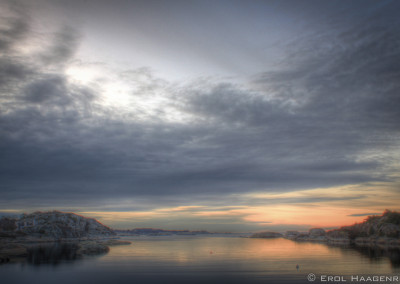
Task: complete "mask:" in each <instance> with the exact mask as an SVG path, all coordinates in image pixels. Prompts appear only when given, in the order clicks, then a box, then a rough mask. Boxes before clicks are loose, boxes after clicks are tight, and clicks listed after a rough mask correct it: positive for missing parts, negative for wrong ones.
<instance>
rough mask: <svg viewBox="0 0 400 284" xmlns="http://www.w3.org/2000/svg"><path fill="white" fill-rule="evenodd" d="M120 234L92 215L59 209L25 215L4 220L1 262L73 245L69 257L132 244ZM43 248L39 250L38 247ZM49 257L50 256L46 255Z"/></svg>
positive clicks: (1, 224)
mask: <svg viewBox="0 0 400 284" xmlns="http://www.w3.org/2000/svg"><path fill="white" fill-rule="evenodd" d="M116 238H118V237H117V236H116V233H115V232H114V231H113V230H112V229H110V228H109V227H107V226H104V225H103V224H101V223H100V222H98V221H97V220H95V219H92V218H86V217H83V216H80V215H77V214H74V213H65V212H59V211H51V212H34V213H32V214H22V215H21V217H20V218H18V219H13V218H2V219H0V263H8V262H13V261H16V260H23V259H26V258H29V257H32V255H38V254H39V255H40V253H41V252H43V251H46V250H49V251H50V252H51V254H52V255H54V254H55V255H56V254H57V253H60V254H68V253H66V252H65V251H62V250H61V251H58V250H59V248H61V247H67V246H68V247H69V250H70V251H71V252H70V253H71V255H70V256H68V257H72V258H81V257H84V256H87V255H97V254H103V253H107V252H108V251H109V250H110V248H109V247H110V246H115V245H128V244H131V242H128V241H121V240H117V239H116ZM37 248H39V251H40V252H39V253H38V252H37V251H36V249H37ZM44 258H46V255H45V256H44Z"/></svg>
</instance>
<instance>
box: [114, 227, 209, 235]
mask: <svg viewBox="0 0 400 284" xmlns="http://www.w3.org/2000/svg"><path fill="white" fill-rule="evenodd" d="M115 232H116V233H117V234H118V235H120V236H124V235H125V236H130V235H135V236H138V235H148V236H169V235H204V234H212V233H210V232H208V231H204V230H202V231H189V230H163V229H154V228H136V229H132V230H115Z"/></svg>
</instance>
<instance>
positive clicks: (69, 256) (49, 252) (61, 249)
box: [27, 243, 81, 265]
mask: <svg viewBox="0 0 400 284" xmlns="http://www.w3.org/2000/svg"><path fill="white" fill-rule="evenodd" d="M78 249H79V246H78V244H75V243H52V244H41V245H32V246H30V247H28V256H27V262H28V263H29V264H33V265H41V264H51V265H58V264H60V263H65V262H71V261H74V260H77V259H80V258H81V256H80V255H79V254H78V253H77V252H78Z"/></svg>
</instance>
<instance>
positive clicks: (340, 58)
mask: <svg viewBox="0 0 400 284" xmlns="http://www.w3.org/2000/svg"><path fill="white" fill-rule="evenodd" d="M61 2H62V1H60V3H61ZM38 3H39V2H38ZM40 3H41V5H47V4H46V3H47V2H43V1H40ZM60 3H59V4H60ZM284 3H285V4H284V5H283V4H282V5H278V8H279V9H281V10H282V11H286V12H287V13H288V14H289V15H291V13H292V14H293V13H294V14H295V12H294V11H293V9H294V8H293V7H291V6H290V4H291V3H292V2H290V1H288V2H284ZM305 3H307V4H308V5H306V8H303V9H302V11H301V13H304V15H308V16H310V17H311V18H310V20H309V21H307V20H306V21H304V23H303V27H307V26H308V25H309V26H308V27H309V29H307V30H305V31H304V33H303V34H302V35H301V36H298V37H294V38H285V40H284V41H282V42H281V43H279V49H280V50H281V51H280V53H276V54H275V55H276V56H277V58H276V60H275V59H274V62H275V63H274V65H271V66H265V69H264V70H262V71H260V68H259V66H256V67H255V68H254V70H253V71H254V72H252V73H251V72H248V71H246V73H248V74H249V73H251V74H249V75H246V76H245V77H242V78H240V80H238V81H235V80H234V79H232V78H227V79H223V76H222V77H211V76H205V77H197V78H192V79H190V80H182V81H177V80H169V79H167V78H163V77H162V76H161V75H160V74H158V73H157V72H156V71H153V70H156V69H157V66H156V67H154V66H151V65H148V66H146V65H143V66H142V68H136V69H129V68H125V69H124V68H121V69H115V68H114V67H110V66H111V65H109V64H108V62H92V61H87V62H85V60H84V58H80V57H79V56H78V54H80V53H79V52H80V50H81V49H82V45H84V44H85V33H86V32H87V30H84V28H82V29H83V30H80V27H79V26H76V25H74V23H72V22H71V23H68V22H63V23H60V24H59V26H57V27H55V29H54V31H53V32H47V31H46V32H44V31H38V30H35V29H34V28H33V27H37V25H36V24H37V23H36V24H34V23H35V22H34V19H32V16H31V15H35V14H32V13H33V12H32V13H31V9H32V8H29V6H28V5H27V4H26V3H22V2H14V1H9V3H8V4H7V3H3V6H4V7H6V6H7V7H8V9H9V13H8V14H4V13H2V14H1V19H0V21H1V26H0V52H1V55H0V100H1V106H0V156H1V161H2V162H1V164H0V200H1V201H0V202H1V204H0V205H1V206H2V208H4V209H11V208H17V209H21V208H27V207H29V206H31V207H29V208H40V207H45V208H48V207H50V206H55V207H58V208H68V207H69V206H72V207H74V208H84V207H85V206H91V207H94V206H95V205H96V204H97V205H98V206H99V208H101V210H131V211H135V210H141V209H144V208H148V209H149V208H150V209H151V208H156V207H157V206H160V205H161V204H162V205H165V206H179V205H180V204H189V203H192V204H193V203H198V204H203V205H204V204H208V205H218V203H220V202H218V200H220V199H225V200H226V201H227V202H236V204H238V205H239V204H240V205H249V203H250V202H253V204H254V202H256V201H255V200H252V201H250V200H245V201H243V200H236V201H235V200H234V199H235V197H234V196H236V194H246V193H253V192H254V193H256V192H257V193H260V192H264V193H271V192H272V193H273V192H275V193H276V192H278V193H284V192H293V191H297V190H302V189H312V188H324V187H325V188H329V187H335V186H344V185H348V184H367V183H373V182H386V183H392V184H396V183H397V179H398V170H399V169H398V159H399V158H400V155H399V149H400V148H399V146H400V145H399V141H400V139H399V138H400V137H399V134H400V124H399V121H400V108H399V106H400V80H399V78H400V66H399V64H398V62H400V36H399V35H400V25H399V19H398V17H397V16H396V15H395V14H396V13H395V11H396V10H397V11H398V8H399V7H398V6H399V3H398V2H391V1H387V2H384V1H383V2H379V3H376V2H371V3H370V2H368V3H367V4H365V5H361V6H362V7H359V8H360V9H358V10H357V11H356V9H355V8H354V7H355V6H357V5H358V4H359V3H358V2H352V3H351V4H348V5H347V4H346V3H348V2H344V1H339V2H335V3H337V4H338V5H333V4H331V2H329V4H328V2H327V3H325V4H326V5H324V4H317V3H315V2H312V1H306V2H305ZM318 3H321V2H318ZM253 4H254V3H253ZM60 5H61V4H60ZM74 5H75V4H74ZM102 5H108V4H105V3H103V4H102ZM157 5H159V3H158V4H157ZM238 5H239V6H240V5H245V4H244V3H241V2H240V3H238ZM31 6H32V5H31ZM61 6H62V5H61ZM331 6H335V7H334V9H333V12H329V13H328V14H327V16H329V17H328V18H324V19H322V18H321V17H317V16H316V15H317V14H318V13H320V12H321V10H322V11H328V9H331V8H332V7H331ZM56 7H58V6H56ZM99 7H100V8H101V7H102V6H101V5H100V6H99ZM189 7H190V5H189ZM307 7H309V8H310V9H309V10H307V9H308V8H307ZM311 7H314V8H312V9H311ZM100 8H99V9H100ZM153 8H154V7H153ZM219 8H220V7H219ZM219 8H218V7H217V9H219ZM278 8H277V9H278ZM57 9H61V8H57ZM154 9H156V8H154ZM182 9H185V8H182ZM188 9H189V8H188ZM279 9H278V10H279ZM189 10H190V9H189ZM57 11H58V10H57ZM340 11H344V13H340ZM346 11H347V14H346ZM36 12H37V11H36ZM82 13H83V12H82ZM93 13H94V12H93ZM180 13H183V12H182V11H181V12H180ZM326 13H327V12H326ZM294 14H293V15H294ZM81 16H82V15H81ZM313 16H315V17H313ZM161 17H162V16H161ZM213 17H214V16H213ZM293 17H295V16H293ZM296 17H297V18H296ZM296 17H295V18H296V19H299V18H300V16H298V15H297V16H296ZM226 19H227V20H229V19H228V17H227V18H226ZM260 20H261V19H260ZM280 21H282V20H280ZM316 21H317V22H320V23H321V25H320V26H313V24H315V22H316ZM221 22H224V21H222V20H221ZM228 23H229V22H228ZM35 25H36V26H35ZM122 32H123V31H122ZM38 34H40V36H38ZM240 34H242V35H243V34H245V33H243V32H240ZM233 35H234V34H229V36H232V37H233ZM202 36H204V35H202ZM264 36H265V35H263V34H259V37H260V44H262V42H263V41H262V37H264ZM121 37H123V34H121ZM251 37H253V35H251ZM105 40H106V37H105ZM179 40H180V41H183V40H184V38H180V39H179ZM30 42H32V48H29V47H27V45H29V43H30ZM33 42H35V45H33ZM38 43H39V44H38ZM107 44H108V43H107V42H106V41H105V42H104V45H107ZM38 46H39V47H40V48H37V47H38ZM86 48H87V47H86ZM99 48H101V47H99ZM219 48H224V46H223V45H221V46H219ZM238 48H239V47H237V46H236V49H238ZM115 52H116V53H117V52H118V51H117V50H116V51H115ZM224 52H225V51H224ZM226 52H229V50H226ZM232 52H234V53H235V52H237V51H235V50H233V51H232ZM214 54H216V51H215V52H214ZM282 54H283V56H281V55H282ZM215 56H217V57H218V54H217V55H215ZM259 56H262V54H261V55H259ZM222 59H224V58H222V57H221V60H222ZM224 60H225V59H224ZM240 60H242V59H240ZM240 60H239V61H240ZM255 61H257V60H255ZM234 63H235V62H234V61H232V64H234ZM238 64H239V65H240V62H239V63H238ZM255 65H256V64H255ZM93 66H96V67H95V68H97V69H96V70H108V71H107V72H108V73H107V72H106V73H102V74H100V75H96V76H95V77H93V78H92V79H91V80H90V81H87V82H86V81H82V80H77V78H78V77H79V76H76V77H71V74H70V73H68V72H69V71H68V70H72V69H69V68H72V67H73V68H76V69H78V70H83V69H84V68H94V67H93ZM99 68H100V69H99ZM250 69H251V68H250V67H249V70H250ZM93 70H94V69H93ZM216 70H217V69H216ZM216 72H217V71H216ZM223 75H225V74H223ZM115 82H118V84H117V83H115ZM115 84H117V85H115ZM107 86H109V88H108V87H107ZM113 92H115V93H119V94H120V93H123V94H124V95H123V96H122V95H121V96H120V97H118V96H117V97H116V99H115V101H112V100H110V97H112V96H111V95H110V94H113ZM366 194H367V193H366ZM332 198H333V197H331V198H330V200H333V199H332ZM336 198H339V199H340V197H336ZM354 198H355V199H357V198H358V199H359V198H363V196H362V195H356V196H351V197H347V196H345V197H343V198H342V199H346V200H351V199H354ZM123 199H129V200H136V201H132V203H129V204H117V202H116V203H115V206H113V205H112V204H111V205H110V203H107V202H108V201H110V200H123ZM328 199H329V198H328ZM319 201H321V200H318V196H317V197H316V199H315V200H313V202H319ZM279 202H281V203H285V204H286V203H291V202H293V201H291V200H290V199H285V200H283V199H280V200H279ZM295 202H296V203H299V202H300V203H301V202H307V201H305V200H303V199H295ZM242 203H245V204H242ZM246 203H247V204H246ZM27 204H29V205H27ZM68 204H73V205H68ZM219 205H220V206H222V205H223V204H219ZM354 216H355V215H354ZM358 216H360V215H358Z"/></svg>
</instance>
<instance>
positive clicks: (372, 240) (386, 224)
mask: <svg viewBox="0 0 400 284" xmlns="http://www.w3.org/2000/svg"><path fill="white" fill-rule="evenodd" d="M281 237H284V238H287V239H290V240H294V241H312V242H326V243H331V244H354V245H358V246H374V245H384V246H391V247H400V213H399V212H395V211H390V210H386V211H385V212H383V214H382V215H381V216H377V215H373V216H368V217H367V218H366V219H365V220H364V221H363V222H362V223H356V224H354V225H351V226H343V227H340V228H339V229H334V230H329V231H325V230H324V229H322V228H312V229H310V230H309V231H308V232H299V231H287V232H286V233H285V234H284V235H282V234H280V233H276V232H260V233H255V234H253V235H252V236H251V238H281Z"/></svg>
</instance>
